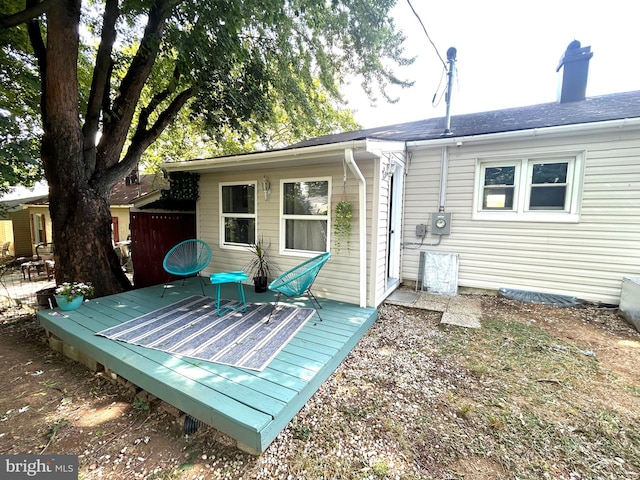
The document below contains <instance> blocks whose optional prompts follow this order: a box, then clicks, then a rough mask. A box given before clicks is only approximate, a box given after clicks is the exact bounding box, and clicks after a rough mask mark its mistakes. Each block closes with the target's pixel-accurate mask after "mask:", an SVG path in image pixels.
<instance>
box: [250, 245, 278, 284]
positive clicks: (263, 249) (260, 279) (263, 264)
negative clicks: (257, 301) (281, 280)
mask: <svg viewBox="0 0 640 480" xmlns="http://www.w3.org/2000/svg"><path fill="white" fill-rule="evenodd" d="M270 246H271V242H269V243H268V244H267V243H265V242H264V239H263V238H262V236H260V238H259V239H256V241H255V242H254V243H251V244H250V245H249V251H250V252H251V253H252V254H253V259H252V260H251V261H250V262H249V263H248V264H247V266H246V269H247V270H248V273H249V277H251V278H253V285H254V287H255V289H256V293H264V292H266V291H267V285H268V284H269V277H270V276H271V269H272V268H274V267H273V264H272V263H271V262H270V261H269V259H268V258H267V257H268V255H267V253H268V250H269V247H270Z"/></svg>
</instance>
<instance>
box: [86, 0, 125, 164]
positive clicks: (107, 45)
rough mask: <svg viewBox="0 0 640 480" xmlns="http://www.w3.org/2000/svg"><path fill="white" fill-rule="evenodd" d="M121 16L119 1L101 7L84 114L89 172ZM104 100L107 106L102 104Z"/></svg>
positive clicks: (109, 0)
mask: <svg viewBox="0 0 640 480" xmlns="http://www.w3.org/2000/svg"><path fill="white" fill-rule="evenodd" d="M119 15H120V9H119V7H118V0H107V1H106V4H105V8H104V15H103V22H102V36H101V39H100V45H99V47H98V52H97V54H96V62H95V67H94V69H93V78H92V79H91V90H90V93H89V100H88V102H87V113H86V117H85V118H86V120H85V123H84V126H83V127H82V136H83V143H84V152H85V165H86V169H87V170H88V173H90V172H93V171H94V170H95V166H96V135H97V133H98V125H99V122H100V110H101V106H102V107H106V108H109V107H110V105H109V93H110V92H109V86H110V84H111V81H110V78H111V71H112V65H113V62H112V59H111V53H112V51H113V44H114V43H115V40H116V22H117V20H118V16H119ZM105 99H106V100H107V102H106V105H105V103H104V101H105Z"/></svg>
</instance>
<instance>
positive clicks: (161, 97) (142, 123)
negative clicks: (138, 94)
mask: <svg viewBox="0 0 640 480" xmlns="http://www.w3.org/2000/svg"><path fill="white" fill-rule="evenodd" d="M178 80H180V71H179V70H178V67H176V68H174V70H173V81H171V82H170V84H169V86H168V87H167V88H165V89H164V90H163V91H162V92H158V93H156V94H155V95H154V96H153V98H152V99H151V101H150V102H149V104H148V105H147V106H146V107H144V108H143V109H142V111H141V112H140V116H139V117H138V127H137V129H136V130H137V131H143V130H145V129H146V128H147V125H148V124H149V117H150V116H151V114H152V113H153V112H154V111H155V110H156V108H158V106H159V105H160V104H161V103H162V102H164V101H165V100H166V99H167V98H169V95H171V94H172V93H173V92H175V90H176V85H177V84H178Z"/></svg>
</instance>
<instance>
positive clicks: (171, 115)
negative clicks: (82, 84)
mask: <svg viewBox="0 0 640 480" xmlns="http://www.w3.org/2000/svg"><path fill="white" fill-rule="evenodd" d="M196 91H197V90H196V89H195V88H193V87H192V88H188V89H186V90H184V91H182V92H180V94H178V95H177V96H176V98H174V99H173V101H172V102H171V104H169V106H168V107H167V108H166V110H164V111H163V112H162V113H161V114H160V115H159V117H158V119H157V120H156V122H155V123H154V124H153V126H152V127H151V128H150V129H149V130H145V129H144V128H142V127H141V126H140V124H138V127H137V128H136V133H135V134H134V136H133V138H132V140H131V144H130V145H129V148H128V149H127V153H126V154H125V156H124V158H123V159H122V160H121V161H120V162H118V163H117V164H116V165H114V166H112V167H111V168H109V169H108V170H105V171H104V172H102V173H101V174H99V175H98V176H96V177H95V183H105V182H106V184H110V182H112V181H117V180H119V179H121V178H122V177H123V176H125V175H126V174H127V173H129V172H130V171H131V169H132V168H134V167H135V166H136V164H137V163H138V162H139V161H140V158H141V157H142V154H143V153H144V151H145V150H146V149H147V147H148V146H149V145H151V144H152V143H153V142H154V141H156V140H157V139H158V137H159V136H160V134H162V132H163V131H164V130H165V128H167V126H168V125H169V124H170V123H171V122H172V121H173V120H174V119H175V117H176V116H177V115H178V113H179V112H180V109H181V108H182V107H184V105H185V104H186V103H187V102H188V101H189V99H191V98H193V96H194V95H195V94H196Z"/></svg>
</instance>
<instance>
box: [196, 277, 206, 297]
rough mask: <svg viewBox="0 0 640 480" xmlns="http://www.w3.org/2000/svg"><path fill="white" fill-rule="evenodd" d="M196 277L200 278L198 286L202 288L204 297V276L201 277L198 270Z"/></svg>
mask: <svg viewBox="0 0 640 480" xmlns="http://www.w3.org/2000/svg"><path fill="white" fill-rule="evenodd" d="M197 275H198V279H199V280H200V288H202V296H203V297H205V296H206V295H205V294H204V278H202V275H200V272H198V274H197Z"/></svg>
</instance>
